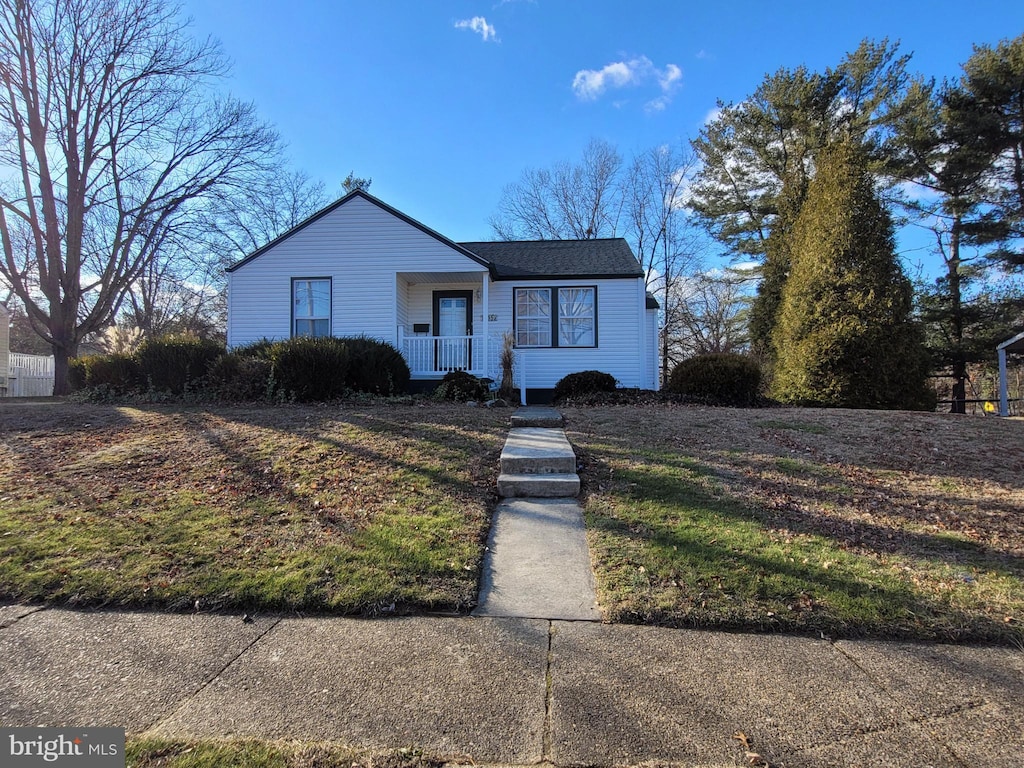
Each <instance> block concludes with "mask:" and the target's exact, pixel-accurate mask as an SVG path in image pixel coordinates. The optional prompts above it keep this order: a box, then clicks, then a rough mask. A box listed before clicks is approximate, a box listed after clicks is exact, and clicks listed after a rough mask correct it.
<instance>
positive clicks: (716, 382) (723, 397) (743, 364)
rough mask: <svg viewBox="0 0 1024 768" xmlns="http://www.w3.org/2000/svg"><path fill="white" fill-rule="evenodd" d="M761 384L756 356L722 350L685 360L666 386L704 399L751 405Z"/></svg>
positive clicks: (678, 366)
mask: <svg viewBox="0 0 1024 768" xmlns="http://www.w3.org/2000/svg"><path fill="white" fill-rule="evenodd" d="M760 386H761V366H760V365H759V364H758V362H757V360H755V359H754V358H753V357H748V356H747V355H736V354H732V353H728V352H722V353H714V354H707V355H696V356H694V357H691V358H688V359H686V360H683V362H681V363H680V364H679V365H677V366H676V367H675V368H674V369H673V370H672V374H671V375H670V376H669V379H668V384H667V386H666V389H667V390H668V391H669V392H674V393H676V394H680V395H686V396H687V397H689V398H693V399H695V400H700V401H701V402H706V403H712V404H716V405H738V406H748V405H754V404H755V403H756V402H757V397H758V389H759V388H760Z"/></svg>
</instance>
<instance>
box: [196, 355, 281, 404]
mask: <svg viewBox="0 0 1024 768" xmlns="http://www.w3.org/2000/svg"><path fill="white" fill-rule="evenodd" d="M205 388H206V390H207V392H208V393H209V394H210V395H212V396H213V397H216V398H217V399H218V400H228V401H232V402H252V401H255V400H269V399H270V398H271V397H272V395H273V392H274V364H273V363H272V362H270V360H266V359H264V358H260V357H245V356H243V355H240V354H238V353H234V352H227V353H225V354H223V355H221V356H220V357H218V358H217V359H216V360H214V361H213V362H212V363H210V368H209V370H208V371H207V372H206V386H205Z"/></svg>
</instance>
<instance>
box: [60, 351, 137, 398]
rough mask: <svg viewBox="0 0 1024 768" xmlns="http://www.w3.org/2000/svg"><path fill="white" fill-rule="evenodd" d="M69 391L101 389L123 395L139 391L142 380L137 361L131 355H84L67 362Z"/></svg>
mask: <svg viewBox="0 0 1024 768" xmlns="http://www.w3.org/2000/svg"><path fill="white" fill-rule="evenodd" d="M68 382H69V383H70V385H71V391H73V392H74V391H77V390H80V389H93V388H96V387H103V388H105V389H107V390H108V391H110V392H114V393H118V394H124V393H127V392H134V391H135V390H137V389H139V388H140V387H141V386H142V384H143V382H144V378H143V376H142V370H141V369H140V367H139V363H138V361H136V359H135V358H134V357H133V356H131V355H122V354H113V355H86V356H85V357H78V358H74V359H73V360H70V361H69V362H68Z"/></svg>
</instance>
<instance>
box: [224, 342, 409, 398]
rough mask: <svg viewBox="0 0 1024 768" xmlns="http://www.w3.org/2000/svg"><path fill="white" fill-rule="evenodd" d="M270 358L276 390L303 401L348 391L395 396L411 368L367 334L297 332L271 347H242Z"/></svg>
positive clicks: (244, 350)
mask: <svg viewBox="0 0 1024 768" xmlns="http://www.w3.org/2000/svg"><path fill="white" fill-rule="evenodd" d="M250 351H252V352H255V355H254V356H255V357H262V356H264V355H266V356H268V357H269V358H270V360H271V362H272V363H273V376H274V383H275V386H276V387H277V391H278V392H279V393H281V394H284V395H286V396H288V397H293V398H294V399H295V400H297V401H299V402H314V401H320V400H332V399H335V398H338V397H342V396H344V395H346V394H348V393H350V392H368V393H370V394H375V395H396V394H401V393H403V392H405V390H406V388H407V387H408V385H409V366H408V365H407V364H406V362H405V358H403V357H402V355H401V354H400V353H399V352H398V350H397V349H395V348H394V347H392V346H391V345H390V344H385V343H384V342H381V341H377V340H376V339H370V338H366V337H362V336H360V337H355V338H335V337H333V336H326V337H320V338H311V337H307V336H299V337H296V338H293V339H288V340H286V341H279V342H276V343H274V344H271V345H270V346H269V347H267V346H266V345H264V344H263V343H262V342H261V343H257V344H256V345H253V346H251V347H250V348H248V349H242V350H238V351H237V354H239V355H242V356H246V355H247V353H249V352H250Z"/></svg>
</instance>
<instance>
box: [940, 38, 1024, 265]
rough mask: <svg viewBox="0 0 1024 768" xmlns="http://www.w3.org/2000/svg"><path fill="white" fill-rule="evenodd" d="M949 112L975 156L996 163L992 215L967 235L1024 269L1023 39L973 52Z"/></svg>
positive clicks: (991, 175)
mask: <svg viewBox="0 0 1024 768" xmlns="http://www.w3.org/2000/svg"><path fill="white" fill-rule="evenodd" d="M963 70H964V74H963V77H961V78H960V80H959V82H958V83H957V84H956V87H955V88H952V89H950V91H949V93H948V95H947V100H946V106H947V109H948V111H949V113H950V117H951V120H952V121H953V124H954V125H955V126H956V128H957V130H958V131H960V132H961V133H962V135H963V136H965V137H966V138H967V140H969V141H970V143H971V144H972V145H973V146H974V147H975V149H976V151H981V152H988V153H989V154H991V155H992V156H993V157H994V158H995V159H994V162H992V163H991V165H990V166H989V169H988V173H987V175H986V183H987V186H988V190H987V200H986V202H987V203H988V206H989V208H988V211H987V213H986V215H985V216H984V218H983V219H982V220H980V221H978V222H975V223H974V224H973V226H972V227H970V228H968V229H967V230H966V231H965V235H966V236H967V237H969V238H970V239H972V240H973V241H975V242H977V243H979V244H982V245H996V246H997V248H996V250H994V251H993V253H992V254H991V255H992V257H993V258H995V259H996V260H998V261H999V262H1001V263H1003V264H1005V265H1007V266H1009V267H1011V268H1015V269H1022V268H1024V35H1020V36H1018V37H1016V38H1014V39H1013V40H1004V41H1002V42H1001V43H999V45H997V46H996V47H995V48H992V47H990V46H987V45H983V46H975V48H974V53H973V55H972V56H971V58H970V59H968V60H967V62H966V63H965V64H964V67H963Z"/></svg>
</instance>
